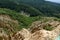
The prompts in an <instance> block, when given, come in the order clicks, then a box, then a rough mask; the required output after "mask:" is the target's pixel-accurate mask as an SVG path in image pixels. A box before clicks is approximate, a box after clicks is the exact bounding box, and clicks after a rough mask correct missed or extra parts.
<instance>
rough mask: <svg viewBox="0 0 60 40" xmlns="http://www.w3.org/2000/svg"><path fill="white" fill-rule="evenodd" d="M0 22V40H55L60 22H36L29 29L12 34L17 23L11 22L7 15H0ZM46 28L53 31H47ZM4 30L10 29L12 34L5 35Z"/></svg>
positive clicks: (59, 32) (59, 30)
mask: <svg viewBox="0 0 60 40" xmlns="http://www.w3.org/2000/svg"><path fill="white" fill-rule="evenodd" d="M0 21H1V22H0V28H1V29H0V40H55V38H56V37H57V36H58V35H59V34H60V22H58V21H47V22H42V21H36V22H33V23H32V25H31V26H30V28H28V29H25V28H23V29H22V30H20V31H17V32H14V31H15V30H14V28H13V27H15V26H17V25H18V21H16V20H12V19H11V18H10V17H9V16H8V15H7V16H5V15H0ZM12 23H13V24H12ZM2 24H3V25H2ZM47 27H48V28H49V29H50V27H51V28H53V29H51V30H48V28H47ZM4 28H7V29H10V31H12V32H13V33H11V34H9V35H8V34H6V33H5V31H4ZM46 28H47V29H46Z"/></svg>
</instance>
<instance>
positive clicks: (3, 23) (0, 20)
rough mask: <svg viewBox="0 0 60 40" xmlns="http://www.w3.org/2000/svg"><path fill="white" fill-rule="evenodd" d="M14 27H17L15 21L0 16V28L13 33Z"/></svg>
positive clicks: (5, 16) (8, 17) (6, 16)
mask: <svg viewBox="0 0 60 40" xmlns="http://www.w3.org/2000/svg"><path fill="white" fill-rule="evenodd" d="M16 26H17V27H18V21H17V20H13V19H12V18H11V17H10V16H8V15H0V28H6V29H7V30H8V31H9V32H14V31H15V28H16Z"/></svg>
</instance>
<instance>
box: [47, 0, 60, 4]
mask: <svg viewBox="0 0 60 40" xmlns="http://www.w3.org/2000/svg"><path fill="white" fill-rule="evenodd" d="M46 1H52V2H56V3H60V0H46Z"/></svg>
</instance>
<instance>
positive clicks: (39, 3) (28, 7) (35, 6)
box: [0, 0, 60, 18]
mask: <svg viewBox="0 0 60 40" xmlns="http://www.w3.org/2000/svg"><path fill="white" fill-rule="evenodd" d="M0 7H4V8H9V9H13V10H15V11H17V12H20V11H21V10H23V11H24V12H27V13H28V14H30V16H37V15H40V16H42V15H43V16H49V17H51V16H53V17H58V18H60V4H57V3H52V2H47V1H45V0H6V1H4V0H0Z"/></svg>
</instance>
